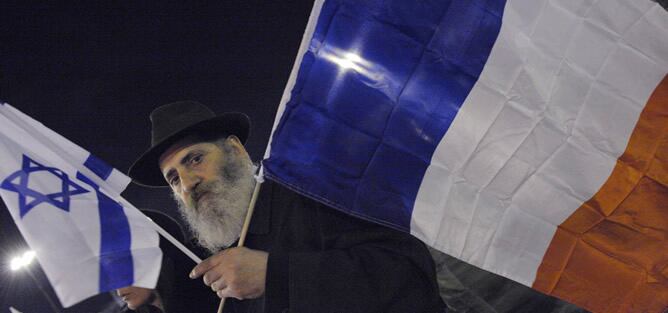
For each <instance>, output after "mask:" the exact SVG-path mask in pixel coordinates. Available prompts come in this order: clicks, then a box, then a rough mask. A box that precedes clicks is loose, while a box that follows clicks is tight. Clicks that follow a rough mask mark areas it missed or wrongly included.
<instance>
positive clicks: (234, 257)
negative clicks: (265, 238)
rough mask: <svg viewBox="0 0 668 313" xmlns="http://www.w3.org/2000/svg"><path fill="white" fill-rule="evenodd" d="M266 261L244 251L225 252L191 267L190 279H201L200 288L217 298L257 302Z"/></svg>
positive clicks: (260, 255)
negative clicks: (255, 300) (202, 284)
mask: <svg viewBox="0 0 668 313" xmlns="http://www.w3.org/2000/svg"><path fill="white" fill-rule="evenodd" d="M268 257H269V254H268V253H267V252H264V251H259V250H251V249H248V248H244V247H237V248H230V249H226V250H223V251H221V252H218V253H217V254H216V255H214V256H212V257H209V258H208V259H206V260H204V261H202V263H200V264H198V265H197V266H195V268H193V270H192V272H190V278H192V279H194V278H198V277H200V276H203V279H204V284H206V285H207V286H210V287H211V289H212V290H213V291H214V292H216V294H218V297H221V298H228V297H232V298H237V299H239V300H243V299H253V298H257V297H259V296H261V295H262V294H263V293H264V283H265V279H266V277H267V259H268Z"/></svg>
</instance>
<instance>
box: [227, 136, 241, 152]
mask: <svg viewBox="0 0 668 313" xmlns="http://www.w3.org/2000/svg"><path fill="white" fill-rule="evenodd" d="M225 140H227V141H228V142H229V143H232V146H234V148H235V149H236V150H237V152H241V151H243V152H246V148H245V147H244V145H243V144H242V143H241V139H239V137H237V136H235V135H229V136H227V138H226V139H225Z"/></svg>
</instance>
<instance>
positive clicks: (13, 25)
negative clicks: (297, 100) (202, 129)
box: [0, 0, 312, 313]
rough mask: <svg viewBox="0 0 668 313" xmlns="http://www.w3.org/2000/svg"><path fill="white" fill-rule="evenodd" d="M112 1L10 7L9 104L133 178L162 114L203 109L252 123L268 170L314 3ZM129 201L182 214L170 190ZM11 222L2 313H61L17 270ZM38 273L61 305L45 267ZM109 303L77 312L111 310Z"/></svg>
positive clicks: (6, 46) (2, 44) (4, 232)
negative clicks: (186, 104) (186, 107)
mask: <svg viewBox="0 0 668 313" xmlns="http://www.w3.org/2000/svg"><path fill="white" fill-rule="evenodd" d="M105 3H106V4H92V3H91V4H88V7H86V6H84V5H83V4H81V3H78V4H77V5H57V4H55V2H51V3H50V4H44V5H33V6H27V5H25V4H16V5H14V4H10V3H6V2H3V3H2V4H0V101H3V102H6V103H9V104H11V105H12V106H14V107H16V108H18V109H19V110H21V111H23V112H24V113H26V114H28V115H30V116H31V117H33V118H34V119H36V120H38V121H40V122H42V123H43V124H45V125H46V126H47V127H49V128H51V129H53V130H54V131H56V132H58V133H60V134H61V135H63V136H65V137H67V138H69V139H70V140H71V141H73V142H75V143H77V144H78V145H80V146H81V147H83V148H84V149H87V150H88V151H90V152H91V153H93V154H94V155H97V156H98V157H99V158H101V159H103V160H105V161H106V162H107V163H109V164H110V165H112V166H113V167H115V168H117V169H119V170H121V171H123V172H127V169H128V167H129V166H130V164H132V162H133V161H134V160H135V159H136V158H137V157H138V156H139V155H140V154H141V153H143V152H144V151H145V150H146V149H147V148H148V146H149V143H150V133H149V130H150V122H149V120H148V115H149V113H150V112H151V110H153V109H154V108H155V107H157V106H160V105H162V104H166V103H169V102H173V101H178V100H187V99H191V100H197V101H200V102H202V103H204V104H206V105H208V106H209V107H210V108H211V109H213V110H214V111H215V112H217V113H222V112H225V111H241V112H244V113H246V114H248V115H249V116H250V117H251V120H252V123H253V125H252V130H251V136H250V138H249V141H248V143H247V149H248V150H249V152H250V153H251V156H252V157H253V159H254V160H258V159H259V158H260V156H261V155H262V154H263V153H264V149H265V147H266V144H267V140H268V137H269V133H270V131H271V126H272V123H273V119H274V114H275V111H276V108H277V106H278V103H279V101H280V98H281V95H282V93H283V89H284V87H285V84H286V82H287V79H288V76H289V73H290V70H291V68H292V64H293V62H294V58H295V56H296V54H297V49H298V47H299V43H300V41H301V37H302V34H303V31H304V28H305V26H306V22H307V20H308V16H309V13H310V10H311V6H312V1H248V0H246V1H215V2H213V1H212V4H201V3H199V2H197V3H195V2H184V3H176V2H175V3H172V2H169V3H157V2H156V3H153V2H152V1H151V2H146V3H150V4H149V5H146V4H140V3H138V2H134V1H133V2H129V1H128V2H127V3H121V2H115V1H107V2H105ZM124 196H125V198H126V199H128V200H129V201H130V202H131V203H133V204H134V205H135V206H136V207H138V208H140V209H145V208H150V209H155V210H163V211H165V212H168V213H170V214H175V210H176V207H175V205H174V204H173V202H172V200H171V198H170V197H169V194H168V191H167V190H164V189H147V188H143V187H139V186H136V185H131V186H130V187H129V188H128V189H127V190H126V191H125V193H124ZM0 221H1V225H0V227H1V228H0V236H1V237H0V265H1V266H2V268H0V298H1V301H2V302H1V304H0V312H8V311H9V309H8V307H9V306H13V307H14V308H16V309H18V310H20V311H22V312H24V313H31V312H50V311H52V310H51V309H50V307H49V305H48V302H47V301H46V300H45V299H44V297H43V296H42V293H41V292H40V290H39V289H38V288H37V287H36V286H35V283H34V282H33V281H32V280H31V279H30V276H29V275H27V274H26V273H25V272H10V271H9V270H8V262H9V259H10V258H11V257H12V256H14V255H15V254H16V253H18V252H20V251H22V250H23V249H25V242H24V241H23V239H22V238H21V236H20V234H19V233H18V230H17V229H16V227H15V225H14V223H13V221H12V219H11V217H10V215H9V213H8V212H7V211H6V210H5V209H4V204H1V205H0ZM31 269H32V271H33V272H34V274H35V275H36V277H37V279H38V281H39V285H40V286H42V287H43V288H45V291H46V292H48V293H50V294H51V296H52V297H53V299H54V300H55V295H54V294H53V292H52V291H51V287H50V286H49V285H48V283H47V282H46V281H45V280H44V274H43V273H42V272H41V270H40V269H39V266H36V264H33V265H32V266H31ZM110 299H111V298H110V297H109V296H108V295H103V296H98V297H96V298H94V299H91V300H89V301H86V302H84V303H82V304H79V305H76V306H74V307H72V308H70V309H68V310H66V312H90V311H100V310H103V309H104V306H105V305H106V304H108V303H109V301H110ZM56 301H57V300H56Z"/></svg>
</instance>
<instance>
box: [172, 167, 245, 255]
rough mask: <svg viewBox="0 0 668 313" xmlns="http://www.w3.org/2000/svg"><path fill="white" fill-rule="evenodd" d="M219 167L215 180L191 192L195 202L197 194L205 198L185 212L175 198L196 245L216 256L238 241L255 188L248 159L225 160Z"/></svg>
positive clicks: (176, 198)
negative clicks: (195, 239) (204, 194)
mask: <svg viewBox="0 0 668 313" xmlns="http://www.w3.org/2000/svg"><path fill="white" fill-rule="evenodd" d="M226 160H227V161H226V162H225V164H221V166H220V170H219V171H220V173H219V178H218V179H217V180H215V181H212V182H208V183H206V184H200V185H199V186H198V187H197V189H196V190H194V191H193V196H194V197H195V199H196V198H197V196H198V195H199V194H202V193H204V192H207V193H208V194H207V195H206V196H205V197H204V198H202V199H199V200H198V201H197V202H196V203H195V207H194V208H189V207H187V206H186V205H185V203H183V201H182V200H181V199H180V198H179V197H178V196H176V195H173V196H174V199H175V200H176V202H177V203H178V206H179V212H180V213H181V217H182V218H183V219H184V220H185V221H186V222H187V223H188V226H189V228H190V230H191V231H192V232H193V234H194V235H195V237H196V238H197V241H198V243H199V244H200V245H201V246H202V247H204V248H206V249H208V250H209V251H211V252H212V253H216V252H218V251H220V250H221V249H224V248H227V247H229V246H230V245H231V244H232V243H234V241H236V240H237V239H238V238H239V235H240V234H241V228H242V226H243V223H244V219H245V216H246V212H247V210H248V204H249V203H250V199H251V196H252V194H253V188H254V187H255V178H254V177H253V174H254V173H255V169H256V167H255V166H254V165H253V163H252V162H251V161H250V160H249V159H245V158H240V157H234V158H227V159H226Z"/></svg>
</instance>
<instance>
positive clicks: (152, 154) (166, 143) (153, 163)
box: [128, 112, 250, 187]
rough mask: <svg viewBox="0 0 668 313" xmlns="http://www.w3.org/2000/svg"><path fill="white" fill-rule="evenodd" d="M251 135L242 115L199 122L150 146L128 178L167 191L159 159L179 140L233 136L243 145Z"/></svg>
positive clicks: (225, 116) (247, 122)
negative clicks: (195, 137)
mask: <svg viewBox="0 0 668 313" xmlns="http://www.w3.org/2000/svg"><path fill="white" fill-rule="evenodd" d="M249 132H250V119H249V118H248V116H247V115H246V114H243V113H237V112H234V113H224V114H221V115H219V116H216V117H213V118H210V119H207V120H204V121H201V122H198V123H196V124H193V125H191V126H188V127H186V128H183V129H180V130H177V131H175V132H174V133H172V134H171V135H169V136H167V137H166V138H165V139H163V140H162V141H161V142H159V143H157V144H155V145H153V147H151V148H150V149H148V150H147V151H146V152H144V154H142V155H141V156H140V157H139V158H138V159H137V161H135V163H134V164H132V166H130V170H129V171H128V176H130V177H131V178H132V181H133V182H134V183H136V184H139V185H142V186H146V187H166V186H168V184H167V181H165V178H164V177H163V176H162V172H161V171H160V165H159V159H160V156H161V155H162V154H163V153H164V152H165V150H167V148H169V147H170V146H171V145H172V144H174V143H175V142H177V141H179V140H180V139H182V138H184V137H186V136H188V135H192V134H196V135H201V136H209V135H218V134H219V135H221V136H223V135H235V136H237V137H239V140H240V141H241V143H242V144H245V143H246V140H247V139H248V134H249Z"/></svg>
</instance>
